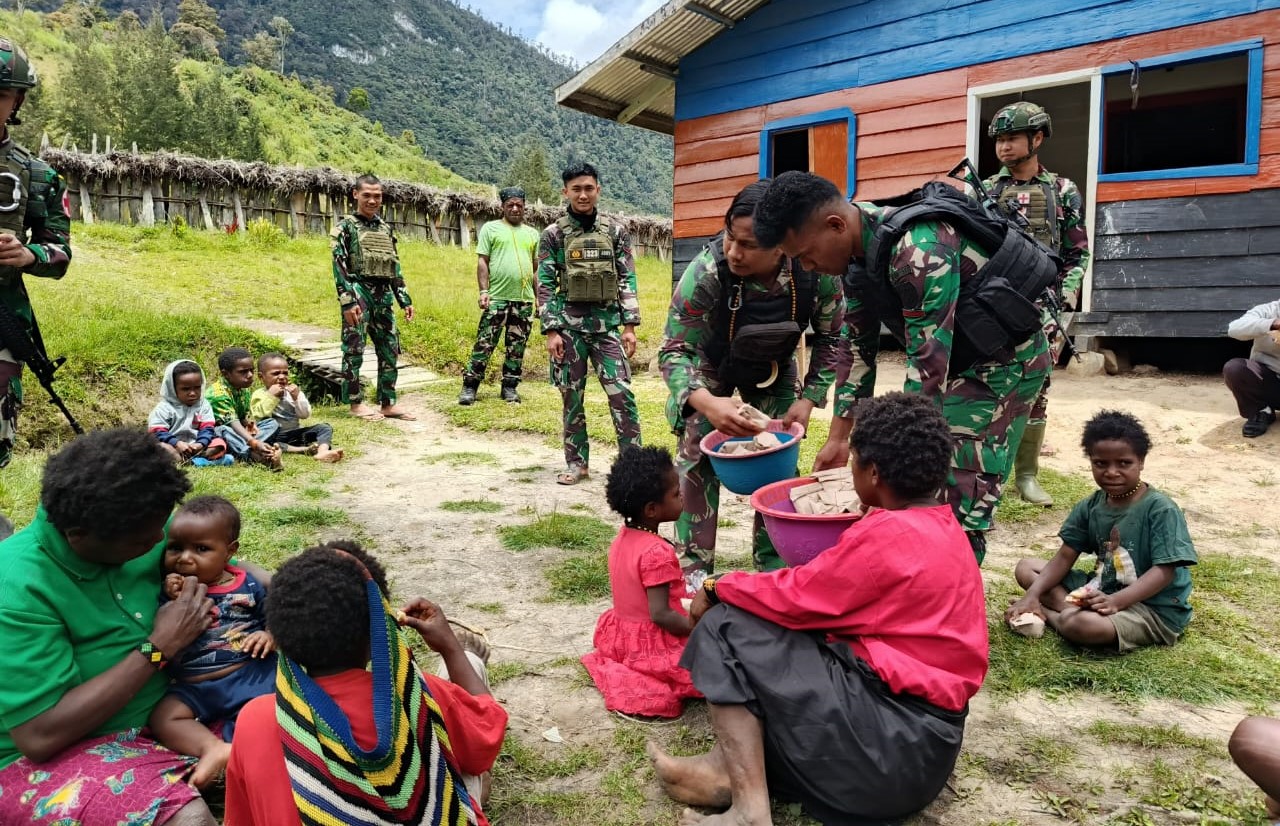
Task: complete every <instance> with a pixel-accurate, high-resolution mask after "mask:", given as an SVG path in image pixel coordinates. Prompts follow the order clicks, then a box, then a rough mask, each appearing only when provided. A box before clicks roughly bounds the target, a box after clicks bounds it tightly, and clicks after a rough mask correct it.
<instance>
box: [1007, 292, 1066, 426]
mask: <svg viewBox="0 0 1280 826" xmlns="http://www.w3.org/2000/svg"><path fill="white" fill-rule="evenodd" d="M1062 317H1063V320H1064V321H1066V320H1067V319H1068V314H1066V313H1064V314H1063V316H1062ZM1041 321H1043V322H1044V337H1045V338H1046V339H1048V341H1049V372H1047V373H1045V374H1044V386H1042V387H1041V388H1040V395H1038V396H1036V400H1035V403H1034V404H1032V405H1031V417H1030V418H1029V419H1028V420H1027V424H1044V423H1045V422H1047V421H1048V420H1049V384H1050V383H1051V382H1052V380H1053V368H1054V366H1055V365H1057V363H1058V359H1059V358H1061V357H1062V351H1063V349H1064V348H1065V347H1066V346H1067V334H1066V332H1065V331H1062V330H1060V329H1059V327H1058V322H1057V321H1055V320H1054V318H1053V316H1051V315H1049V313H1048V312H1047V311H1046V312H1045V313H1044V315H1043V317H1042V318H1041ZM1014 449H1015V450H1016V449H1017V445H1014Z"/></svg>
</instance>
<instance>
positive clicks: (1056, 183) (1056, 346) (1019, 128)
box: [986, 100, 1090, 506]
mask: <svg viewBox="0 0 1280 826" xmlns="http://www.w3.org/2000/svg"><path fill="white" fill-rule="evenodd" d="M987 134H988V135H990V136H991V137H992V138H994V139H995V142H996V157H997V158H999V160H1000V163H1001V164H1002V166H1001V167H1000V171H999V172H998V173H997V174H995V175H993V176H992V177H990V178H988V179H987V181H986V186H987V191H988V192H990V193H991V196H992V197H993V198H995V199H996V200H998V201H1001V202H1004V203H1006V204H1017V205H1018V207H1019V209H1020V210H1021V211H1022V214H1023V215H1024V216H1026V218H1027V223H1028V224H1029V227H1028V229H1029V230H1030V232H1031V234H1032V235H1034V236H1035V237H1036V238H1037V239H1038V240H1039V241H1041V242H1042V243H1044V244H1045V246H1047V247H1049V248H1050V249H1052V250H1053V251H1054V252H1056V253H1057V254H1058V255H1059V256H1060V257H1061V258H1062V269H1061V270H1060V271H1059V273H1058V295H1059V298H1061V300H1062V304H1063V307H1065V308H1066V309H1067V310H1076V309H1079V306H1080V285H1081V284H1082V283H1083V281H1084V271H1085V269H1086V268H1087V267H1088V266H1089V256H1090V253H1089V236H1088V233H1087V232H1086V231H1085V226H1084V201H1083V199H1082V198H1081V197H1080V190H1079V189H1078V188H1077V187H1076V185H1075V184H1074V183H1072V182H1071V180H1070V179H1068V178H1064V177H1062V176H1061V175H1055V174H1054V173H1052V172H1050V171H1049V170H1047V169H1045V168H1044V165H1043V164H1041V163H1040V157H1039V154H1040V147H1041V146H1042V145H1043V144H1044V142H1045V140H1047V139H1048V138H1049V136H1050V135H1052V134H1053V121H1052V120H1051V119H1050V117H1049V113H1048V112H1046V111H1045V110H1044V107H1043V106H1039V105H1037V104H1034V103H1031V102H1030V101H1025V100H1023V101H1018V102H1017V103H1011V104H1009V105H1008V106H1005V107H1003V108H1002V109H1000V111H998V112H996V116H995V117H994V118H992V119H991V125H990V126H988V127H987ZM1044 332H1045V335H1046V336H1047V337H1048V339H1049V346H1050V349H1051V353H1052V355H1053V360H1054V363H1055V364H1056V363H1057V360H1058V356H1059V355H1060V354H1061V352H1062V346H1063V341H1064V338H1063V336H1064V335H1065V333H1064V332H1063V331H1060V330H1059V329H1058V324H1057V322H1056V321H1054V320H1053V317H1052V316H1050V315H1049V313H1047V312H1046V313H1045V314H1044ZM1051 376H1052V371H1051V372H1050V375H1049V376H1046V377H1045V381H1044V387H1042V388H1041V390H1040V395H1039V397H1038V398H1037V399H1036V401H1035V404H1034V405H1033V406H1032V408H1031V417H1030V419H1028V421H1027V428H1026V431H1025V432H1024V433H1023V436H1022V442H1021V443H1020V444H1019V446H1018V452H1017V455H1016V456H1015V458H1014V487H1016V488H1017V490H1018V495H1019V496H1021V497H1022V498H1023V499H1024V500H1026V501H1028V502H1031V503H1033V504H1038V505H1045V506H1048V505H1052V504H1053V497H1051V496H1049V494H1048V493H1046V492H1045V491H1044V489H1043V488H1041V487H1040V483H1039V482H1038V481H1037V479H1036V477H1037V476H1038V475H1039V473H1040V450H1041V448H1042V447H1043V446H1044V436H1045V428H1046V425H1047V422H1048V419H1047V407H1048V403H1049V397H1048V394H1049V382H1050V378H1051Z"/></svg>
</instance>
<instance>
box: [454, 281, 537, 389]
mask: <svg viewBox="0 0 1280 826" xmlns="http://www.w3.org/2000/svg"><path fill="white" fill-rule="evenodd" d="M504 330H505V331H506V336H507V357H506V358H505V359H504V360H503V362H502V383H503V384H504V385H512V386H514V385H515V384H517V383H518V382H519V381H520V374H521V373H522V372H524V348H525V345H527V344H528V343H529V333H530V332H531V331H532V330H533V302H531V301H491V302H489V306H488V307H487V308H485V310H484V312H483V313H481V315H480V327H479V329H477V330H476V344H475V347H473V348H472V350H471V362H470V363H469V364H468V365H467V369H466V370H464V371H463V373H462V381H463V383H464V384H469V385H473V386H478V385H479V384H480V382H482V381H484V373H485V370H486V369H488V367H489V358H490V357H491V356H492V355H493V351H494V350H496V349H497V347H498V339H499V338H500V337H501V336H502V335H503V331H504Z"/></svg>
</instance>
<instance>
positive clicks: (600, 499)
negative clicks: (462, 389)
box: [336, 368, 1280, 826]
mask: <svg viewBox="0 0 1280 826" xmlns="http://www.w3.org/2000/svg"><path fill="white" fill-rule="evenodd" d="M880 381H881V387H882V388H890V387H894V386H901V385H900V382H901V370H900V369H893V368H890V369H887V370H884V371H882V375H881V379H880ZM409 400H410V403H412V402H413V401H414V399H413V397H412V396H411V397H410V399H409ZM1104 407H1117V408H1122V409H1125V410H1128V411H1130V412H1133V413H1135V414H1136V415H1137V416H1139V418H1141V419H1142V420H1143V421H1144V422H1145V423H1146V425H1147V427H1148V428H1149V429H1150V431H1151V434H1152V437H1153V440H1154V442H1155V446H1154V448H1153V450H1152V453H1151V456H1150V458H1149V460H1148V462H1147V470H1146V473H1145V474H1144V476H1145V478H1147V479H1149V480H1150V481H1151V482H1152V483H1153V484H1155V485H1157V486H1159V487H1161V488H1162V489H1165V490H1167V491H1169V492H1171V493H1172V494H1173V495H1174V497H1175V498H1176V499H1177V500H1178V501H1179V502H1180V503H1181V504H1182V506H1183V507H1184V509H1185V511H1186V514H1187V517H1188V520H1189V522H1190V525H1191V531H1192V535H1193V536H1194V538H1195V540H1196V542H1197V546H1198V548H1199V549H1200V550H1201V552H1202V553H1203V552H1207V551H1216V552H1226V553H1231V552H1244V553H1251V554H1259V555H1263V556H1266V557H1269V558H1271V559H1275V560H1280V548H1277V543H1276V541H1275V539H1276V537H1277V535H1280V508H1277V507H1275V505H1274V501H1275V487H1274V485H1275V484H1276V483H1277V482H1280V428H1277V429H1276V430H1275V431H1273V432H1272V433H1269V434H1268V435H1267V436H1266V437H1263V438H1261V439H1257V440H1250V441H1246V440H1243V439H1241V438H1240V437H1239V427H1240V423H1241V421H1240V419H1239V418H1238V417H1237V416H1236V414H1235V410H1234V407H1233V405H1232V403H1231V400H1230V397H1229V396H1228V395H1227V393H1226V391H1225V389H1223V388H1222V386H1221V384H1220V382H1218V381H1217V380H1215V379H1213V378H1212V377H1198V376H1179V375H1157V376H1133V375H1128V376H1120V377H1105V376H1104V377H1098V378H1094V379H1087V380H1084V379H1073V378H1071V377H1069V376H1066V375H1065V374H1063V373H1061V372H1059V373H1058V375H1057V376H1055V379H1054V388H1053V395H1052V401H1051V405H1050V415H1051V423H1050V432H1049V441H1050V443H1051V444H1053V445H1054V446H1055V447H1057V448H1058V454H1057V455H1056V456H1054V457H1051V458H1047V459H1046V460H1045V463H1046V464H1047V465H1048V466H1049V467H1052V468H1054V469H1057V470H1060V471H1063V472H1068V473H1075V474H1085V473H1087V467H1086V466H1085V463H1084V461H1083V459H1082V458H1081V456H1080V452H1079V448H1078V443H1079V433H1080V429H1081V426H1082V425H1083V422H1084V421H1085V420H1086V419H1087V418H1088V417H1089V416H1091V415H1092V414H1093V413H1094V412H1096V411H1097V410H1098V409H1101V408H1104ZM513 412H514V411H513ZM394 426H395V427H397V428H398V429H401V430H403V431H404V438H403V439H402V440H398V442H397V443H396V444H385V443H379V442H384V441H385V440H371V444H369V445H368V448H367V449H366V450H365V451H364V452H363V455H361V456H360V457H359V458H358V459H356V460H354V461H352V462H350V463H346V464H345V467H344V471H343V476H342V479H341V482H344V483H345V485H339V487H340V488H342V491H343V492H340V493H338V494H337V495H336V498H337V500H338V502H337V504H339V505H340V506H342V507H343V508H344V509H345V510H347V512H348V513H350V514H351V516H352V517H353V518H354V519H355V521H356V522H357V523H359V524H360V525H362V526H363V527H364V530H365V531H366V532H367V533H368V534H369V535H370V536H371V537H372V538H374V539H375V540H376V542H377V544H378V547H379V548H380V553H381V554H382V556H383V558H384V562H386V563H388V568H389V570H390V571H391V573H392V579H393V587H394V588H395V590H396V591H397V593H398V594H399V595H401V596H403V595H407V594H417V593H421V594H423V595H426V596H429V597H431V598H433V599H436V600H438V601H439V602H441V603H443V604H444V605H445V606H446V609H447V610H448V611H449V613H450V614H451V616H455V617H457V618H459V619H462V620H464V621H466V622H468V623H473V624H477V625H482V626H484V627H485V628H487V629H488V633H489V636H490V638H491V640H492V641H493V643H494V656H493V665H494V666H496V667H497V669H499V670H501V671H503V673H504V674H506V675H507V676H508V678H507V679H505V680H504V681H503V682H501V683H500V684H499V685H498V687H497V688H496V690H495V694H496V695H497V696H498V697H499V698H500V699H501V700H502V701H503V702H504V703H505V704H506V706H507V708H508V709H509V711H510V713H511V716H512V723H511V733H510V736H512V737H515V738H517V739H518V740H519V741H520V742H521V743H523V744H525V745H526V746H528V747H529V748H531V749H533V750H534V751H535V752H537V753H538V754H541V755H544V756H546V757H547V758H552V759H554V758H556V757H560V756H563V755H564V754H565V753H567V751H568V750H570V749H575V748H578V749H580V748H582V747H588V748H590V749H594V750H595V753H597V754H601V755H608V754H609V752H610V749H611V748H613V746H614V742H615V741H614V730H615V728H616V727H617V726H618V725H619V722H618V720H617V719H616V718H615V717H613V716H611V715H609V714H607V713H606V712H605V710H604V708H603V704H602V702H601V700H600V697H599V695H598V693H597V692H596V691H595V690H594V688H593V687H592V686H591V685H590V683H589V682H588V681H586V680H585V678H584V672H583V671H582V669H581V668H580V667H579V666H578V665H577V664H576V662H575V661H576V658H577V657H578V656H580V655H581V654H583V653H585V652H586V651H587V650H589V649H590V647H591V634H592V630H593V628H594V624H595V620H596V617H597V616H598V615H599V613H600V611H601V610H603V609H604V608H605V607H606V605H607V602H606V601H603V600H602V601H600V602H598V603H596V604H592V605H569V604H565V603H563V602H549V601H548V599H547V594H548V585H547V582H546V580H545V578H544V576H543V570H544V568H545V567H546V566H548V565H550V564H552V563H554V562H556V561H558V560H560V559H561V558H563V557H564V556H565V554H566V552H564V551H561V550H555V549H540V550H529V551H523V552H513V551H510V550H507V549H505V548H504V547H503V546H502V544H501V542H500V538H499V534H498V530H499V528H500V527H502V526H504V525H511V524H519V523H525V522H528V521H529V520H530V519H531V518H532V514H534V513H540V514H545V513H549V512H551V511H559V512H565V513H578V512H581V513H585V514H589V515H594V516H597V517H598V518H600V519H603V520H605V521H607V522H609V523H611V524H612V523H614V521H615V520H614V518H613V516H612V515H611V514H610V513H609V512H608V510H607V507H606V506H605V504H604V495H603V481H604V480H603V473H602V472H601V471H597V472H596V475H595V476H594V477H593V478H592V479H591V480H589V481H587V482H584V483H582V484H579V485H578V486H576V487H562V486H559V485H556V484H554V483H553V482H552V475H553V473H554V472H555V470H556V469H557V468H558V467H559V466H560V455H559V451H558V450H557V449H555V448H553V447H549V446H548V445H547V444H546V443H545V442H544V441H543V440H542V439H539V438H536V437H526V436H521V435H518V434H507V433H492V434H477V433H472V432H469V431H464V430H459V429H457V428H453V427H451V426H449V425H447V424H446V423H445V421H444V419H443V417H441V416H439V415H438V414H435V413H431V412H426V411H424V413H423V416H422V420H421V421H419V422H414V423H403V422H400V423H395V425H394ZM595 450H596V451H597V456H596V458H595V460H594V461H593V465H594V466H595V467H597V468H600V469H601V470H603V469H604V468H607V467H608V464H609V462H608V460H609V459H611V458H612V456H611V453H610V452H609V451H601V450H600V449H599V448H595ZM731 499H732V501H729V502H728V503H727V504H726V507H725V511H724V514H723V516H724V517H725V518H727V519H729V520H730V521H733V522H735V523H736V524H735V525H733V526H730V527H726V528H723V529H722V537H723V540H722V546H721V548H722V553H725V552H728V553H742V552H743V551H745V549H746V547H747V541H748V536H747V533H748V532H747V525H748V524H749V519H750V512H749V510H748V509H747V507H746V505H745V503H744V502H743V501H741V500H739V499H736V498H731ZM458 500H485V501H489V502H495V503H498V504H499V505H501V510H500V511H498V512H495V513H469V512H450V511H446V510H442V509H441V508H440V505H441V504H442V503H444V502H449V501H458ZM1056 528H1057V525H1056V523H1051V522H1048V521H1047V520H1041V521H1040V522H1033V523H1023V524H1016V525H1002V526H1001V527H1000V529H999V530H997V531H996V532H995V533H994V534H993V536H992V542H991V551H990V553H989V555H988V558H987V562H986V565H985V566H984V572H983V573H984V577H985V578H986V580H987V582H988V586H989V588H990V587H991V585H992V584H993V583H997V582H999V583H1006V582H1007V581H1008V578H1009V576H1010V570H1011V567H1012V565H1013V563H1014V561H1015V560H1016V559H1017V558H1018V557H1020V556H1023V555H1026V553H1027V550H1026V549H1027V548H1028V547H1029V546H1030V545H1031V544H1033V543H1037V542H1038V543H1042V544H1046V546H1053V545H1056V542H1055V541H1054V540H1053V535H1054V533H1055V532H1056ZM522 672H523V673H522ZM1244 713H1245V709H1244V708H1242V707H1238V706H1233V705H1224V706H1223V707H1220V708H1211V709H1205V708H1192V707H1190V706H1187V705H1185V704H1182V703H1173V702H1164V701H1152V702H1147V703H1145V704H1142V705H1136V704H1127V705H1123V704H1119V703H1116V702H1113V701H1109V700H1100V699H1098V698H1096V697H1092V696H1086V697H1079V698H1067V699H1061V698H1060V699H1053V700H1050V699H1046V698H1044V697H1041V696H1038V695H1035V694H1028V695H1023V696H1020V697H1018V698H1017V699H1016V700H1008V699H995V698H992V697H991V696H989V695H988V694H987V693H986V692H983V693H980V694H979V695H978V697H977V698H976V699H975V701H974V703H973V704H972V710H971V714H970V718H969V724H968V729H967V735H966V743H965V754H964V755H963V756H962V759H961V763H960V765H959V767H958V769H957V773H956V776H955V777H954V778H953V782H952V784H951V785H950V787H949V789H948V790H947V791H944V793H943V795H942V796H941V797H940V798H939V800H938V801H937V802H936V803H935V804H934V805H933V806H932V807H930V809H929V810H928V811H927V812H926V813H925V814H923V815H922V816H921V817H920V818H919V819H918V821H917V822H921V823H937V824H955V825H956V826H960V825H961V824H964V826H969V825H970V824H978V823H984V824H1028V826H1031V825H1033V824H1057V823H1063V822H1078V823H1097V824H1102V823H1130V824H1141V823H1153V824H1160V823H1175V822H1187V821H1186V819H1185V817H1182V816H1177V815H1173V814H1170V813H1169V812H1168V811H1165V810H1164V809H1161V808H1155V807H1153V806H1147V805H1145V804H1142V803H1141V802H1140V801H1139V800H1138V799H1137V798H1138V797H1139V796H1140V793H1141V792H1140V790H1138V789H1137V788H1136V786H1135V783H1136V781H1135V780H1133V778H1132V773H1133V772H1134V771H1135V767H1139V766H1143V765H1146V764H1147V763H1150V761H1151V760H1152V755H1151V753H1150V752H1149V751H1147V750H1146V749H1144V748H1142V747H1138V746H1127V745H1122V744H1110V745H1106V746H1104V745H1103V744H1102V743H1101V742H1099V740H1098V738H1096V737H1094V738H1086V737H1083V736H1082V732H1083V731H1084V730H1085V729H1086V727H1087V726H1089V725H1091V724H1096V723H1097V721H1100V720H1101V721H1113V722H1115V723H1117V724H1132V723H1144V724H1149V725H1160V724H1165V723H1169V722H1176V723H1177V725H1178V726H1179V727H1180V730H1181V731H1182V732H1184V733H1185V735H1187V736H1188V737H1190V738H1192V740H1194V742H1192V743H1191V745H1188V746H1186V748H1185V749H1183V750H1181V751H1177V752H1176V753H1175V756H1179V755H1180V757H1179V759H1182V760H1183V763H1182V764H1177V765H1173V766H1172V768H1171V771H1172V770H1174V769H1177V770H1179V771H1184V773H1186V772H1194V773H1195V776H1196V777H1198V778H1200V779H1201V781H1202V782H1203V783H1205V784H1208V785H1210V786H1214V785H1216V786H1220V787H1224V788H1227V789H1229V790H1231V793H1232V794H1236V795H1241V794H1243V793H1244V791H1245V789H1247V783H1246V782H1245V781H1244V780H1243V778H1242V777H1241V776H1239V775H1238V773H1236V772H1235V771H1234V769H1233V768H1232V767H1231V766H1230V764H1229V763H1227V762H1226V761H1225V759H1224V757H1225V752H1224V751H1223V750H1222V744H1225V741H1226V737H1227V735H1228V734H1229V732H1230V730H1231V728H1232V727H1233V726H1234V725H1235V723H1236V722H1237V721H1238V720H1239V718H1240V717H1241V716H1242V715H1243V714H1244ZM686 716H687V718H688V721H689V722H688V726H689V728H697V727H699V726H701V727H704V728H705V725H706V724H705V714H704V713H702V712H701V711H695V712H692V713H691V714H689V715H686ZM552 727H555V728H557V729H558V731H559V734H560V735H561V736H562V737H563V739H564V743H563V744H552V743H549V742H547V741H545V740H544V738H543V732H545V731H547V730H548V729H551V728H552ZM654 731H655V732H657V733H656V734H655V736H658V737H659V739H661V738H663V737H670V736H674V735H673V734H672V732H673V731H674V730H673V729H670V728H668V729H665V730H658V729H654ZM1159 756H1160V757H1161V759H1162V760H1166V761H1171V760H1173V758H1171V757H1170V755H1169V754H1167V753H1165V752H1161V753H1160V755H1159ZM1174 762H1175V763H1176V761H1174ZM1183 764H1185V765H1183ZM602 773H603V769H602V768H600V767H599V766H595V767H593V766H591V765H587V766H584V767H583V768H582V770H581V771H579V772H576V773H573V774H572V775H571V776H570V777H567V778H564V779H557V780H550V781H542V782H541V785H538V783H534V784H533V785H534V786H535V787H536V788H538V789H541V790H544V791H548V792H556V791H564V790H565V789H571V790H572V789H577V790H593V789H598V788H599V786H600V782H601V777H602ZM500 776H501V775H500ZM1179 776H1181V775H1179ZM511 782H514V781H511ZM640 782H641V786H642V788H643V789H644V796H645V798H646V800H647V801H649V802H648V803H647V804H646V805H647V806H648V807H649V808H648V809H646V811H647V812H649V813H650V815H649V816H647V817H646V821H647V822H659V823H667V822H674V821H673V818H672V814H671V812H672V810H671V809H670V807H668V806H666V805H665V804H664V803H663V802H662V799H661V796H660V794H659V792H658V790H657V788H656V785H655V784H654V783H653V782H652V781H651V780H649V779H648V778H647V777H643V776H642V777H641V779H640ZM1171 782H1172V781H1171ZM508 811H509V812H514V813H509V814H508V816H506V817H504V818H503V819H502V820H501V822H502V823H504V824H511V823H553V822H568V821H557V820H556V819H554V818H551V819H548V817H547V816H545V815H542V816H540V815H539V814H538V810H537V809H536V807H534V808H527V807H526V808H518V809H515V808H513V809H510V810H508ZM1144 816H1145V817H1147V818H1148V819H1147V820H1143V819H1142V817H1144ZM1126 818H1127V819H1126ZM1171 818H1172V819H1171ZM593 822H599V823H610V822H615V821H611V820H609V819H608V818H607V817H605V818H604V819H597V820H594V821H593ZM627 822H633V821H627ZM1192 822H1194V821H1192ZM1205 822H1215V821H1205ZM1220 822H1227V821H1225V820H1223V821H1220Z"/></svg>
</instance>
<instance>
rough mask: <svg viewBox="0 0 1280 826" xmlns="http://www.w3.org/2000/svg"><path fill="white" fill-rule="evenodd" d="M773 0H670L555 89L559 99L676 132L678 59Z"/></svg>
mask: <svg viewBox="0 0 1280 826" xmlns="http://www.w3.org/2000/svg"><path fill="white" fill-rule="evenodd" d="M769 2H770V0H669V2H668V3H667V4H666V5H664V6H663V7H662V8H660V9H658V10H657V11H656V12H654V13H653V14H652V15H650V16H649V18H648V19H647V20H645V21H644V22H643V23H641V24H640V25H639V26H636V27H635V28H634V29H632V30H631V32H630V34H628V35H627V36H626V37H624V38H622V39H621V40H619V41H618V42H617V43H615V44H613V45H612V46H611V47H609V49H608V50H607V51H606V52H605V53H604V54H602V55H601V56H600V57H598V58H596V59H595V60H594V61H593V62H592V63H591V64H590V65H589V66H587V67H586V68H584V69H583V70H582V71H580V72H578V73H577V74H576V75H574V76H573V77H571V78H569V80H567V81H565V82H564V83H563V84H562V85H560V86H559V87H558V88H557V89H556V102H557V103H559V104H560V105H561V106H567V107H569V108H570V109H577V110H579V111H582V112H586V113H588V114H591V115H596V116H597V117H601V118H607V119H608V120H616V121H618V122H620V123H632V124H635V125H636V126H643V127H644V128H646V129H652V130H653V131H655V132H662V133H665V134H668V135H670V134H673V133H674V132H675V128H676V123H675V111H676V87H675V80H676V77H677V76H678V75H679V72H680V68H679V67H680V61H681V60H683V59H684V58H685V57H686V56H688V55H690V54H692V53H693V52H694V51H695V50H697V49H698V48H700V47H701V46H702V45H703V44H704V43H706V42H707V41H708V40H710V39H711V38H713V37H715V36H716V35H717V34H719V33H720V32H722V31H724V30H725V29H726V28H730V27H732V26H733V25H734V24H735V23H737V22H739V21H741V20H744V19H746V18H747V17H748V16H750V15H751V13H752V12H754V11H756V10H757V9H759V8H760V7H761V6H764V5H766V4H767V3H769Z"/></svg>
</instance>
